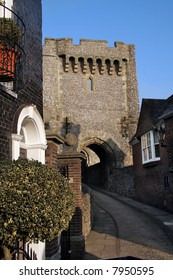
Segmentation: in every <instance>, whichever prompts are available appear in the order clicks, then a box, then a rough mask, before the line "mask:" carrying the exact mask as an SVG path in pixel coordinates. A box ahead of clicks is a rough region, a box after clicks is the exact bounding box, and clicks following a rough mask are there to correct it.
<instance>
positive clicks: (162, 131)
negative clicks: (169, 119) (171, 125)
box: [156, 123, 166, 147]
mask: <svg viewBox="0 0 173 280" xmlns="http://www.w3.org/2000/svg"><path fill="white" fill-rule="evenodd" d="M156 131H157V137H158V139H159V143H160V146H161V147H166V145H165V144H164V140H165V132H166V130H165V123H161V124H159V125H158V126H157V128H156Z"/></svg>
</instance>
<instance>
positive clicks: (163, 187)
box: [133, 120, 173, 212]
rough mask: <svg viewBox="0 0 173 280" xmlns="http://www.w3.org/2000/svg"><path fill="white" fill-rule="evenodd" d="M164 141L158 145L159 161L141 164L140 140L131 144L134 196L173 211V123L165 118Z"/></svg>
mask: <svg viewBox="0 0 173 280" xmlns="http://www.w3.org/2000/svg"><path fill="white" fill-rule="evenodd" d="M166 124H167V130H166V131H168V134H166V138H165V142H166V144H167V147H160V158H161V159H160V161H158V162H153V163H150V164H142V155H141V145H140V142H138V143H136V144H135V145H134V146H133V156H134V170H135V174H134V188H135V197H136V198H137V199H139V200H140V201H142V202H144V203H147V204H150V205H153V206H156V207H159V208H162V209H165V210H168V211H170V212H173V173H172V170H171V163H169V158H170V159H172V158H173V157H172V156H173V153H172V144H171V143H173V134H172V130H173V125H172V120H171V121H169V120H167V123H166Z"/></svg>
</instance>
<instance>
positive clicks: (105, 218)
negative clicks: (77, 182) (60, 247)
mask: <svg viewBox="0 0 173 280" xmlns="http://www.w3.org/2000/svg"><path fill="white" fill-rule="evenodd" d="M96 191H99V192H102V193H104V194H106V195H108V196H110V197H111V198H112V197H113V198H114V199H115V200H117V201H120V202H122V203H123V204H125V205H128V206H130V207H132V208H133V209H136V210H137V211H140V212H141V213H143V214H145V215H147V216H148V217H150V218H151V219H153V221H154V222H156V223H157V224H158V225H159V226H160V227H161V228H162V229H163V230H164V232H165V233H166V234H167V236H168V238H169V240H170V241H171V242H172V244H173V215H172V214H170V213H168V212H166V211H163V210H160V209H158V208H155V207H152V206H149V205H146V204H144V203H141V202H138V201H136V200H134V199H131V198H127V197H121V196H119V195H117V194H114V193H110V192H108V191H106V190H101V189H94V190H93V191H92V190H91V195H92V197H93V210H94V217H95V221H94V226H93V228H92V230H91V232H90V234H89V236H88V237H87V238H86V243H85V247H86V253H85V256H84V260H95V259H108V258H109V259H111V258H112V257H113V256H115V257H117V256H118V257H119V258H120V259H123V258H124V257H123V256H119V240H118V227H117V223H116V216H114V215H112V213H110V212H108V211H107V206H106V204H105V205H104V202H102V205H99V203H97V199H96V196H95V195H94V193H95V192H96ZM110 203H112V202H110ZM115 252H116V255H115ZM126 259H131V257H130V256H129V257H126ZM132 259H133V258H132Z"/></svg>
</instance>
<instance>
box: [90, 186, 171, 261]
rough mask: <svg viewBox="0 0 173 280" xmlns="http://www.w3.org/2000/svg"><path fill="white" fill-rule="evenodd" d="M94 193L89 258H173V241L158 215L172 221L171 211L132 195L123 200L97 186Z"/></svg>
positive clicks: (168, 221)
mask: <svg viewBox="0 0 173 280" xmlns="http://www.w3.org/2000/svg"><path fill="white" fill-rule="evenodd" d="M92 197H93V209H94V216H95V222H94V227H93V229H92V231H91V233H90V235H89V236H88V238H87V240H86V255H85V259H100V258H101V259H105V258H118V257H124V256H133V257H135V258H140V259H147V260H152V259H156V260H157V259H163V260H164V259H173V243H172V241H171V240H170V238H168V235H167V234H166V232H165V230H164V229H163V227H162V226H161V224H160V223H159V222H157V220H156V219H155V217H161V218H162V220H165V221H166V222H167V223H169V224H170V225H172V222H173V216H172V215H171V214H169V213H167V212H164V211H162V210H159V209H156V208H154V207H150V206H147V205H145V204H142V203H138V202H136V201H133V200H132V199H128V198H123V199H122V200H121V199H118V198H116V196H115V198H113V197H110V196H108V195H106V194H103V193H100V192H98V191H95V190H92ZM134 205H135V207H133V206H134ZM144 210H146V211H147V214H146V213H145V211H144ZM171 219H172V220H171Z"/></svg>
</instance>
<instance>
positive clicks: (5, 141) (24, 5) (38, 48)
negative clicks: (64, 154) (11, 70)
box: [0, 0, 43, 160]
mask: <svg viewBox="0 0 173 280" xmlns="http://www.w3.org/2000/svg"><path fill="white" fill-rule="evenodd" d="M14 7H15V11H16V12H17V13H18V14H19V16H20V17H21V18H22V19H23V21H24V23H25V26H26V36H25V48H24V49H25V53H26V59H25V62H24V63H23V65H22V67H23V68H24V69H23V70H24V71H23V72H22V81H21V83H20V84H19V85H18V88H17V89H16V92H15V94H13V92H12V94H9V91H6V90H3V89H2V87H0V159H1V160H2V159H8V158H10V159H11V133H12V128H13V119H14V115H15V112H16V111H17V109H18V108H19V107H20V106H21V105H23V104H35V105H36V106H37V109H38V110H39V112H40V114H41V115H42V107H43V101H42V6H41V0H40V1H39V0H38V1H34V0H28V1H20V0H14ZM20 78H21V77H20Z"/></svg>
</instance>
